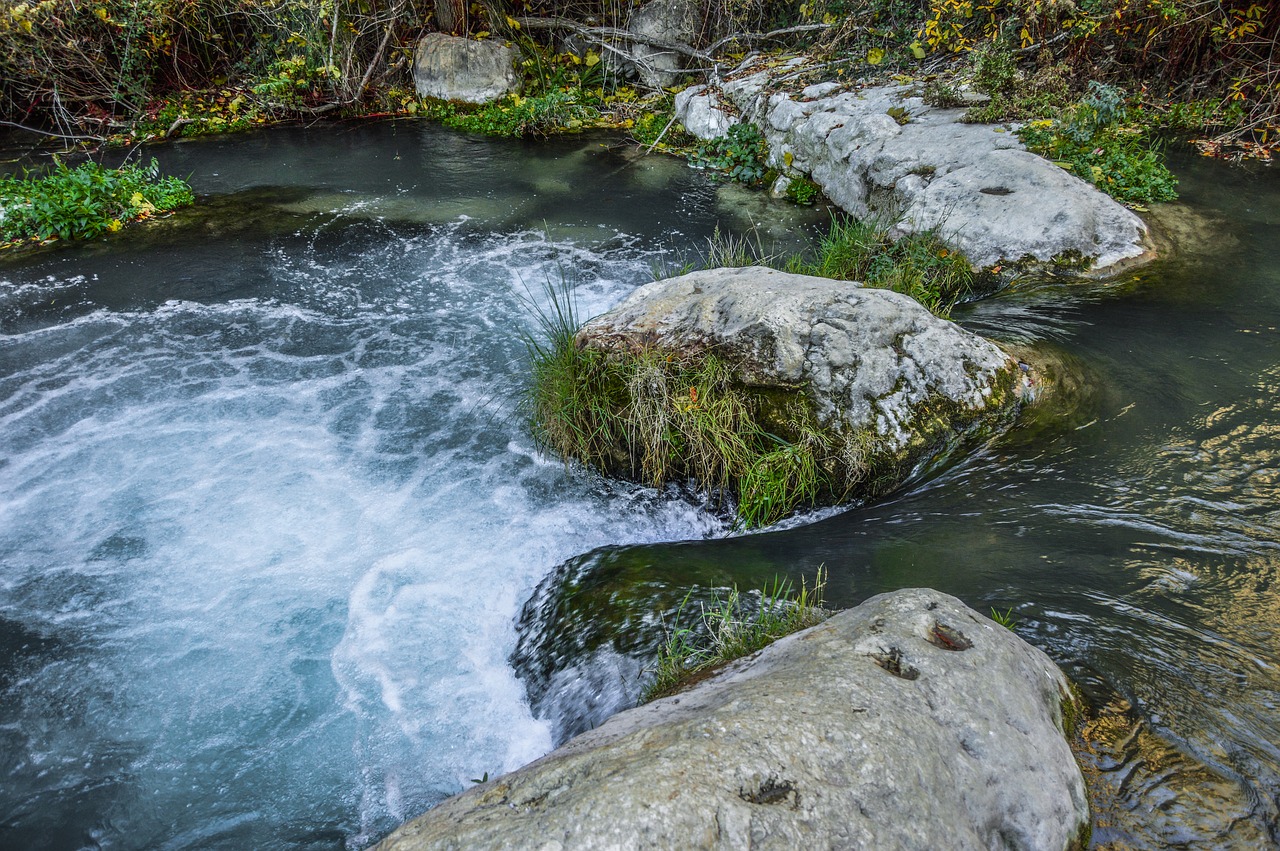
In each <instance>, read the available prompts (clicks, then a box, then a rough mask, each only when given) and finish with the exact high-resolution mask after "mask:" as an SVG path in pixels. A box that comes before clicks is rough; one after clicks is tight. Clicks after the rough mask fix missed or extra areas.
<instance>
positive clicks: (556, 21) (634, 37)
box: [516, 18, 712, 62]
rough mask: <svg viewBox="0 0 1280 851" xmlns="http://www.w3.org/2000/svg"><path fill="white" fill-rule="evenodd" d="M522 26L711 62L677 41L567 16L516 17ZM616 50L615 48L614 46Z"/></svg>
mask: <svg viewBox="0 0 1280 851" xmlns="http://www.w3.org/2000/svg"><path fill="white" fill-rule="evenodd" d="M516 23H518V24H519V25H520V26H521V27H522V28H524V29H529V30H568V31H569V32H572V33H576V34H577V35H580V36H582V37H583V38H589V39H591V40H592V41H594V42H597V43H598V44H604V43H605V39H608V38H615V39H619V40H621V41H630V42H633V43H635V44H643V45H645V46H646V47H656V48H659V49H661V50H670V51H671V52H672V53H679V54H680V55H681V56H688V57H689V58H690V59H697V60H700V61H702V62H711V61H712V60H711V55H710V54H709V53H707V52H706V51H703V50H698V49H697V48H695V47H690V46H689V45H687V44H682V43H681V42H678V41H668V40H667V39H664V38H654V37H653V36H648V35H644V34H643V33H635V32H631V31H630V30H624V29H619V28H617V27H589V26H586V25H584V24H580V23H578V22H577V21H573V20H570V19H569V18H517V19H516ZM614 50H615V51H616V48H614Z"/></svg>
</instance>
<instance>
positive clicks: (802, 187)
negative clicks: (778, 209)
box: [787, 177, 822, 207]
mask: <svg viewBox="0 0 1280 851" xmlns="http://www.w3.org/2000/svg"><path fill="white" fill-rule="evenodd" d="M821 195H822V188H821V187H819V186H818V184H816V183H814V182H813V181H812V180H809V179H808V178H806V177H794V178H792V179H791V182H790V183H788V184H787V200H789V201H791V202H792V203H794V204H799V205H801V206H804V207H807V206H809V205H810V204H813V203H814V202H815V201H817V200H818V198H819V196H821Z"/></svg>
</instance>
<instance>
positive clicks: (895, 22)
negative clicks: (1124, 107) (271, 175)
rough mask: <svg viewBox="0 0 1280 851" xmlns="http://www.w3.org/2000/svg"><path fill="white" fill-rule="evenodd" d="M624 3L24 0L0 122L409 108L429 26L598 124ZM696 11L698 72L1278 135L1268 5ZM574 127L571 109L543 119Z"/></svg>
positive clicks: (244, 118)
mask: <svg viewBox="0 0 1280 851" xmlns="http://www.w3.org/2000/svg"><path fill="white" fill-rule="evenodd" d="M634 5H635V4H634V3H630V2H621V0H571V2H569V3H549V2H545V0H522V2H515V3H500V2H497V0H483V2H481V3H477V4H471V5H467V4H463V3H461V2H458V0H387V2H377V3H364V2H360V3H357V2H354V0H147V1H146V2H138V3H134V2H125V0H87V2H81V0H23V1H22V2H16V3H11V4H9V6H8V7H7V9H6V14H4V15H0V120H3V121H5V122H7V123H10V124H18V125H21V126H24V127H29V128H34V129H37V130H40V131H44V132H49V133H55V134H59V135H63V136H69V137H76V138H93V139H97V140H103V139H107V138H113V139H115V140H117V141H120V142H127V141H129V140H130V139H137V138H144V137H146V136H155V135H184V134H194V133H200V132H215V131H219V130H224V129H236V128H239V127H244V126H251V125H252V124H255V123H261V122H263V121H268V120H278V119H281V118H290V117H303V116H313V115H317V114H325V113H332V114H335V115H341V114H356V113H365V114H368V113H370V112H374V113H376V112H380V111H391V112H396V113H412V112H416V111H421V110H422V108H423V104H421V103H420V102H419V101H418V100H417V98H416V97H415V96H414V95H413V94H412V93H411V92H412V83H411V80H410V67H411V65H412V58H413V52H414V48H415V46H416V43H417V40H418V39H419V38H420V37H421V36H422V35H423V34H424V33H426V32H428V31H431V30H441V31H445V32H450V33H454V34H457V35H469V36H471V37H475V38H485V37H487V38H502V39H505V40H512V41H516V42H517V43H518V44H520V45H521V47H522V48H523V49H524V51H525V56H526V59H525V65H524V70H525V73H526V76H527V77H528V79H529V80H530V82H531V83H532V84H533V86H532V89H531V91H532V94H533V97H534V98H540V97H543V96H547V95H549V93H551V92H553V91H557V90H559V91H565V90H566V87H576V88H578V89H580V90H582V91H598V92H599V98H600V100H601V103H600V104H599V106H600V107H602V108H603V109H604V110H605V111H606V112H613V120H614V121H615V122H617V123H626V122H628V121H630V122H635V121H636V119H637V115H636V113H635V112H634V110H631V109H630V108H629V105H630V104H633V103H634V102H635V100H634V99H628V98H625V97H615V93H616V92H617V91H618V90H619V88H620V87H623V86H622V84H623V82H624V81H623V79H622V76H623V74H624V73H625V72H626V69H627V67H628V66H627V62H626V58H627V57H628V56H629V55H631V51H632V50H633V48H634V44H635V43H634V42H633V41H632V40H631V39H633V38H634V36H631V35H629V34H628V33H627V31H626V23H627V19H628V16H629V14H630V12H631V10H632V8H633V6H634ZM700 7H701V8H700V11H701V19H700V25H699V27H698V31H697V33H696V34H694V35H693V36H692V38H691V41H690V43H688V44H676V45H673V46H668V48H667V49H671V50H674V52H675V53H677V54H679V55H682V56H684V57H685V58H686V59H687V60H688V61H689V62H690V64H691V65H692V66H694V67H698V68H709V67H713V66H714V65H718V66H719V67H720V68H722V69H724V68H727V67H732V65H733V64H734V63H735V62H736V60H737V58H738V57H740V56H741V55H742V53H743V52H744V51H746V50H750V49H760V48H782V49H789V50H802V51H808V52H810V53H817V54H820V55H822V56H823V57H824V60H825V65H824V68H825V71H824V72H823V73H825V74H827V75H828V76H829V77H833V78H834V77H843V78H844V79H850V78H865V77H869V76H876V75H879V76H882V77H883V76H887V75H889V74H892V73H895V72H897V73H903V72H905V73H908V74H910V75H912V76H914V77H916V78H925V79H926V81H927V78H929V77H930V76H931V75H935V74H937V73H938V72H939V71H940V70H943V69H944V68H945V67H946V65H947V62H948V60H949V58H950V57H956V56H964V55H966V54H969V53H973V52H976V53H978V54H979V55H981V56H982V57H984V58H982V59H981V61H980V62H979V63H978V64H980V65H985V66H987V67H986V68H985V70H984V71H983V74H984V75H985V76H987V77H991V75H992V74H995V78H993V81H995V82H999V79H1003V80H1004V83H1001V85H1003V86H1005V87H1006V90H1005V91H1003V92H1001V93H1000V94H999V96H998V97H997V96H994V95H993V105H992V107H991V108H992V109H993V110H994V111H997V112H999V111H1003V112H1004V114H1005V115H1007V116H1009V117H1013V116H1014V114H1016V113H1022V115H1021V117H1023V118H1048V117H1051V116H1050V115H1049V114H1046V112H1045V107H1046V106H1047V105H1049V104H1050V103H1051V102H1055V101H1060V100H1062V98H1064V97H1066V96H1067V95H1068V94H1070V95H1071V96H1072V97H1073V98H1078V97H1079V96H1080V95H1082V94H1083V93H1084V89H1083V87H1084V84H1085V83H1087V82H1088V81H1090V80H1097V81H1099V82H1104V83H1107V84H1109V85H1115V86H1120V87H1124V88H1126V89H1128V90H1129V91H1130V92H1132V93H1133V94H1132V96H1131V100H1132V102H1133V103H1134V104H1135V105H1137V104H1141V105H1142V106H1143V107H1144V109H1143V112H1142V116H1143V117H1144V118H1145V119H1147V120H1152V121H1157V120H1162V119H1166V118H1167V119H1169V120H1170V121H1171V122H1175V123H1179V124H1180V125H1181V126H1187V125H1188V124H1190V125H1193V126H1191V127H1190V128H1189V129H1193V130H1195V131H1198V132H1200V133H1201V134H1202V135H1203V136H1204V137H1205V138H1203V139H1202V145H1203V147H1204V149H1205V150H1208V151H1210V152H1220V151H1227V150H1233V151H1235V152H1236V153H1244V154H1250V155H1256V156H1263V157H1265V156H1269V154H1270V152H1271V151H1272V150H1274V148H1275V145H1276V143H1277V141H1280V139H1278V138H1277V134H1280V64H1278V63H1277V61H1276V57H1275V55H1274V45H1275V43H1276V41H1277V38H1280V6H1277V5H1276V4H1273V3H1264V2H1260V0H1161V2H1154V1H1153V0H1150V1H1149V0H1081V2H1059V0H994V2H982V3H980V2H977V0H804V2H801V0H784V2H773V0H768V2H766V0H732V2H731V0H706V2H705V3H702V4H700ZM592 56H594V57H595V61H594V62H592V61H591V57H592ZM606 56H607V57H608V58H609V61H607V62H606V61H603V60H602V59H601V57H606ZM1040 57H1045V58H1044V59H1041V58H1040ZM1031 61H1034V62H1036V63H1038V64H1039V66H1040V67H1041V69H1042V70H1043V69H1044V68H1050V67H1051V68H1054V69H1056V70H1055V71H1054V74H1053V75H1049V76H1055V77H1056V81H1051V80H1049V79H1042V80H1040V82H1039V83H1038V84H1034V85H1032V86H1031V88H1032V89H1037V88H1039V89H1040V90H1041V96H1040V97H1039V99H1038V101H1036V99H1034V98H1033V99H1032V101H1036V102H1032V101H1028V100H1027V98H1026V97H1025V96H1022V100H1021V102H1019V95H1018V94H1017V92H1013V91H1008V90H1007V84H1008V82H1009V80H1010V76H1011V75H1010V71H1012V72H1013V74H1012V77H1013V79H1015V80H1016V79H1017V78H1018V77H1019V75H1021V76H1024V77H1027V78H1034V77H1035V76H1036V73H1038V72H1035V71H1032V70H1030V69H1025V70H1024V68H1023V66H1024V65H1026V64H1027V63H1028V62H1031ZM1001 63H1004V67H998V66H1000V65H1001ZM570 77H573V78H574V79H573V80H570V79H569V78H570ZM996 78H999V79H996ZM811 81H812V80H810V82H811ZM797 82H804V81H803V80H800V79H799V78H797ZM1064 82H1065V83H1066V84H1067V86H1068V87H1069V88H1070V91H1069V92H1064V91H1063V90H1062V86H1061V85H1060V84H1061V83H1064ZM947 85H949V84H946V83H944V84H942V85H941V86H939V88H940V89H945V88H946V87H947ZM574 99H575V100H576V101H577V102H578V103H579V104H581V105H584V106H595V105H596V104H588V103H587V102H586V101H585V100H584V99H583V98H581V97H577V96H575V97H574ZM997 101H1000V102H1001V103H997ZM1181 104H1195V107H1194V108H1191V109H1188V108H1185V107H1183V106H1180V105H1181ZM517 106H518V105H516V104H511V105H508V109H511V108H515V107H517ZM539 108H540V107H539V106H538V105H537V104H535V106H534V107H531V109H533V110H534V111H535V112H537V110H538V109H539ZM548 109H550V107H548ZM552 111H553V112H554V110H552ZM1037 113H1038V114H1037ZM451 120H460V119H458V118H457V114H455V115H454V116H453V117H452V118H451ZM555 120H557V119H556V118H555V117H554V116H552V117H551V118H549V119H548V121H555ZM581 120H583V119H582V118H581V116H580V115H579V114H578V113H575V112H570V113H569V114H568V116H567V120H566V121H565V122H564V124H560V125H556V126H568V127H570V128H572V127H573V126H574V124H573V123H574V122H575V121H581ZM477 122H478V125H479V126H480V127H481V129H487V128H492V129H493V130H494V131H495V132H500V133H510V132H513V127H514V128H515V130H516V131H519V132H524V130H522V129H521V128H530V127H533V128H541V127H545V126H546V122H541V123H540V121H539V120H538V119H537V117H536V116H535V118H534V119H532V120H531V119H529V118H528V117H523V118H521V117H516V118H514V119H511V120H494V121H488V120H485V119H477ZM664 126H665V125H664ZM532 132H543V129H535V130H533V131H532ZM640 134H644V128H642V129H641V131H640Z"/></svg>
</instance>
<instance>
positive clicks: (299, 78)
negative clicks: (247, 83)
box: [251, 55, 341, 107]
mask: <svg viewBox="0 0 1280 851" xmlns="http://www.w3.org/2000/svg"><path fill="white" fill-rule="evenodd" d="M340 77H341V72H340V71H339V70H338V69H337V68H335V67H334V66H332V65H318V64H316V63H315V62H314V61H312V60H308V58H307V57H306V56H299V55H294V56H289V57H287V58H281V59H277V60H276V61H275V62H273V63H271V67H269V68H268V69H267V71H266V74H265V76H263V77H262V78H261V79H260V80H259V81H258V82H257V83H255V84H254V85H253V86H252V87H251V91H252V92H253V93H254V94H255V95H258V96H259V97H262V98H265V99H267V100H268V102H270V103H273V104H276V105H281V106H293V107H297V106H302V104H303V100H304V95H306V94H307V93H308V92H310V91H312V90H315V91H319V90H321V89H327V88H328V87H330V86H331V85H332V84H333V83H334V81H336V80H338V79H339V78H340Z"/></svg>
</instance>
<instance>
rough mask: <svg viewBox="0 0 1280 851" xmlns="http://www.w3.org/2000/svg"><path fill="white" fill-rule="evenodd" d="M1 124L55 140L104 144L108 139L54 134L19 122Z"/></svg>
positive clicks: (0, 121)
mask: <svg viewBox="0 0 1280 851" xmlns="http://www.w3.org/2000/svg"><path fill="white" fill-rule="evenodd" d="M0 124H3V125H4V126H5V127H16V128H17V129H19V130H25V131H27V132H28V133H38V134H39V135H41V136H51V137H53V138H54V139H72V140H75V141H80V140H84V141H87V142H104V141H106V137H105V136H88V135H75V134H69V133H54V132H53V131H52V130H38V129H36V128H35V127H28V126H27V125H25V124H19V123H18V122H16V121H3V120H0Z"/></svg>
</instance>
